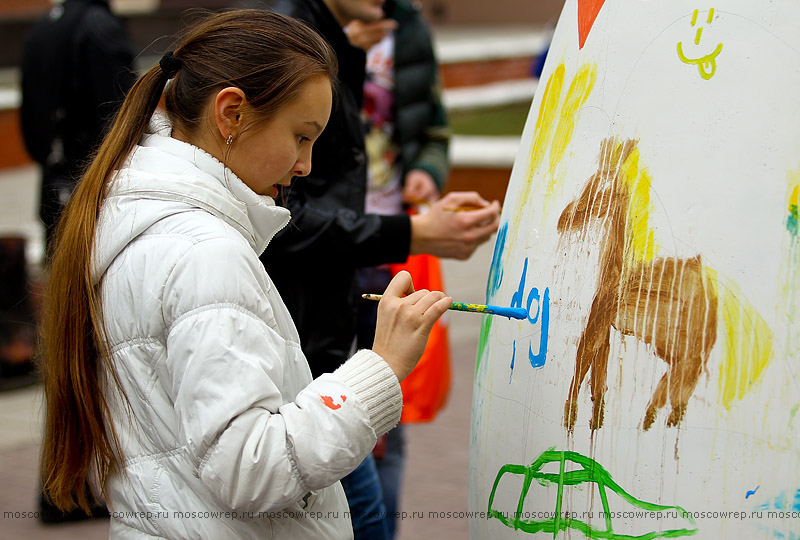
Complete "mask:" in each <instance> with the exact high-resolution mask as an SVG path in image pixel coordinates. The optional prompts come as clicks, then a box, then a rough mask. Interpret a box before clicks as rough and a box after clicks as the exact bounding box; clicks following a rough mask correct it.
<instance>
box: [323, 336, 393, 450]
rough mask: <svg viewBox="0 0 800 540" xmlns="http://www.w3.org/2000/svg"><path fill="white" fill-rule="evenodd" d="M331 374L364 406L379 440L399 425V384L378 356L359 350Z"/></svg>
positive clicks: (369, 351)
mask: <svg viewBox="0 0 800 540" xmlns="http://www.w3.org/2000/svg"><path fill="white" fill-rule="evenodd" d="M333 374H334V375H336V376H337V377H338V378H339V379H341V380H342V381H343V382H344V383H345V384H346V385H347V386H348V387H350V388H351V389H352V390H353V392H354V393H355V394H356V396H357V397H358V399H359V401H360V402H361V403H362V404H363V405H364V408H365V409H366V410H367V413H368V414H369V420H370V424H372V428H373V429H374V430H375V434H376V435H377V436H378V437H380V436H381V435H383V434H384V433H386V432H387V431H389V430H390V429H392V428H393V427H394V426H396V425H397V423H398V422H399V421H400V414H401V413H402V412H403V392H402V391H401V390H400V382H399V381H398V380H397V376H396V375H395V374H394V371H392V368H390V367H389V364H387V363H386V362H385V361H384V360H383V358H381V357H380V355H378V354H377V353H375V352H373V351H371V350H370V349H362V350H360V351H358V352H357V353H356V354H354V355H353V356H352V358H350V360H348V361H347V362H345V363H344V364H342V365H341V366H340V367H339V369H337V370H336V371H334V372H333Z"/></svg>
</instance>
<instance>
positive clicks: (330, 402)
mask: <svg viewBox="0 0 800 540" xmlns="http://www.w3.org/2000/svg"><path fill="white" fill-rule="evenodd" d="M319 397H320V399H321V400H322V403H324V404H325V406H326V407H328V408H329V409H333V410H334V411H335V410H336V409H341V408H342V404H341V403H334V402H333V398H332V397H331V396H323V395H320V396H319ZM339 397H341V398H342V403H344V402H345V401H347V396H339Z"/></svg>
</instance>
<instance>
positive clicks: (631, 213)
mask: <svg viewBox="0 0 800 540" xmlns="http://www.w3.org/2000/svg"><path fill="white" fill-rule="evenodd" d="M639 156H640V154H639V148H638V147H636V148H635V149H634V150H633V151H632V152H631V153H630V155H629V156H628V159H626V160H625V163H623V165H622V169H621V171H620V173H621V174H620V178H621V179H622V180H623V181H624V182H626V184H627V187H628V191H629V193H630V194H631V197H630V203H629V205H628V216H627V223H626V227H625V229H626V232H625V252H626V254H627V256H628V261H629V263H635V262H642V261H650V260H652V259H653V257H654V256H655V248H656V245H655V233H654V231H653V229H651V228H650V210H651V207H650V185H651V184H652V177H651V176H650V173H649V172H648V171H647V169H645V168H642V167H640V165H639Z"/></svg>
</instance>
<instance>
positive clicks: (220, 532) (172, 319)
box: [93, 134, 402, 540]
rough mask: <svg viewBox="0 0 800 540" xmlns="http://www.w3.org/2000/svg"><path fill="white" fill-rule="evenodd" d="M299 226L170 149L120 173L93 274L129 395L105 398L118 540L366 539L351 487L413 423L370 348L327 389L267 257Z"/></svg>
mask: <svg viewBox="0 0 800 540" xmlns="http://www.w3.org/2000/svg"><path fill="white" fill-rule="evenodd" d="M300 181H302V180H300ZM288 221H289V212H288V210H286V209H284V208H280V207H277V206H275V204H274V201H273V200H272V199H270V198H269V197H263V196H259V195H257V194H255V193H254V192H252V191H251V190H250V189H249V188H247V186H245V184H244V183H243V182H242V181H241V180H240V179H238V178H237V177H236V176H235V175H234V174H233V173H232V172H231V171H230V170H229V169H227V168H225V167H224V166H223V165H222V164H221V163H220V162H219V161H217V160H216V159H214V158H213V157H212V156H210V155H209V154H207V153H205V152H204V151H202V150H200V149H198V148H196V147H194V146H191V145H189V144H186V143H183V142H180V141H178V140H176V139H172V138H170V137H168V136H164V135H163V134H148V135H146V136H145V137H144V138H143V139H142V141H141V143H140V145H139V146H137V147H136V148H135V150H134V151H133V152H132V154H131V156H130V158H129V159H128V161H127V162H126V164H125V166H124V168H123V169H122V170H121V171H120V172H119V173H118V174H117V175H116V177H115V180H114V182H113V184H112V187H111V190H110V193H109V196H108V198H107V200H106V201H105V202H104V204H103V207H102V209H101V214H100V221H99V224H98V229H97V236H96V241H95V242H96V243H95V246H96V256H95V259H94V261H93V263H94V267H93V271H94V275H95V276H96V280H97V281H98V282H99V283H100V290H101V298H102V304H103V316H104V318H105V327H106V331H107V334H108V339H109V341H110V349H111V352H112V357H113V363H114V366H115V368H116V372H117V375H118V377H119V381H120V382H121V386H122V389H123V390H124V393H125V396H127V402H126V400H125V399H124V398H122V397H121V396H120V395H119V394H118V393H116V392H114V391H113V385H112V384H110V383H107V384H106V388H107V391H106V396H107V398H108V399H109V404H110V407H111V416H112V422H113V425H114V428H115V430H116V433H117V435H118V437H119V441H120V443H121V448H122V451H123V458H124V461H123V467H122V469H123V471H122V474H118V475H114V476H113V477H111V478H110V479H109V482H108V491H109V501H108V503H109V506H110V509H111V511H112V520H111V531H110V536H111V538H115V539H117V538H118V539H144V538H148V539H150V538H169V539H178V538H181V539H183V538H186V539H208V540H211V539H214V540H217V539H234V538H236V539H239V538H241V539H255V538H259V539H262V538H280V539H292V538H320V539H322V538H325V539H333V538H352V534H353V533H352V528H351V523H350V519H349V514H348V512H347V511H348V506H347V501H346V499H345V496H344V492H343V490H342V487H341V484H339V482H338V480H339V478H341V477H342V476H344V475H346V474H347V473H349V472H350V471H352V470H353V469H354V468H355V467H356V466H357V465H358V464H359V463H360V462H361V461H362V460H363V459H364V457H365V456H366V455H367V454H368V452H370V450H371V449H372V447H373V445H374V443H375V440H376V437H377V436H378V435H380V434H382V433H384V432H386V431H388V430H389V429H390V428H391V427H393V426H394V425H395V424H396V423H397V422H398V420H399V418H400V410H401V408H402V395H401V392H400V385H399V384H398V382H397V378H396V377H395V375H394V373H393V372H392V370H391V369H390V368H389V366H388V365H387V364H386V363H385V362H384V361H383V359H381V358H380V357H379V356H378V355H376V354H375V353H373V352H372V351H367V350H365V351H359V352H358V353H357V354H356V355H355V356H354V357H353V358H352V359H350V360H349V361H348V362H346V363H345V364H344V365H343V366H342V367H341V368H339V369H338V370H337V371H336V372H334V373H333V374H327V375H324V376H322V377H320V378H318V379H316V380H313V381H312V378H311V372H310V370H309V367H308V363H307V362H306V359H305V357H304V356H303V352H302V351H301V350H300V344H299V338H298V335H297V330H296V329H295V327H294V324H293V323H292V320H291V318H290V315H289V313H288V311H287V310H286V307H285V306H284V304H283V301H282V300H281V298H280V296H279V295H278V291H276V290H275V288H274V286H273V284H272V282H271V280H270V278H269V276H268V275H267V273H266V272H265V270H264V268H263V266H262V265H261V263H260V262H259V259H258V255H259V254H260V253H261V252H262V251H263V250H264V249H265V247H266V245H267V243H268V242H269V241H270V239H271V238H272V237H273V235H274V234H275V233H276V232H277V231H278V230H280V229H281V228H282V227H284V226H286V224H287V222H288ZM323 271H324V261H320V272H323ZM330 316H331V317H336V316H337V314H335V313H331V314H330ZM106 380H107V381H108V379H106Z"/></svg>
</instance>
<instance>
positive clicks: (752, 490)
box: [744, 485, 761, 499]
mask: <svg viewBox="0 0 800 540" xmlns="http://www.w3.org/2000/svg"><path fill="white" fill-rule="evenodd" d="M760 487H761V486H760V485H759V486H756V489H751V490H750V491H748V492H747V494H745V496H744V498H745V499H749V498H750V495H755V494H756V491H758V488H760Z"/></svg>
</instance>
